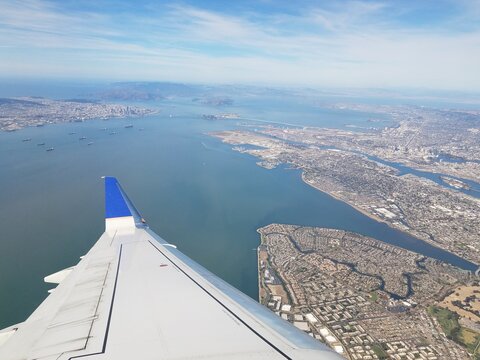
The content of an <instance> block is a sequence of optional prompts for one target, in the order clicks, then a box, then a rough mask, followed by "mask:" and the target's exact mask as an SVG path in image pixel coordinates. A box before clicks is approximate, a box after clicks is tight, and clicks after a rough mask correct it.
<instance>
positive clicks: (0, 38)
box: [0, 0, 480, 92]
mask: <svg viewBox="0 0 480 360" xmlns="http://www.w3.org/2000/svg"><path fill="white" fill-rule="evenodd" d="M479 4H480V3H479V2H478V1H468V0H465V1H435V2H434V1H426V2H421V3H420V2H415V1H404V2H401V3H398V2H392V1H340V2H333V1H327V2H322V3H321V4H319V3H317V2H311V1H300V2H297V3H296V4H295V5H293V4H289V3H287V2H283V1H280V2H270V1H262V2H254V1H245V2H239V3H234V4H231V3H229V4H228V5H226V4H225V3H223V2H220V1H203V2H202V3H201V4H198V3H195V2H191V1H182V2H175V1H171V2H167V3H161V4H158V3H154V2H149V1H141V2H138V3H135V4H132V3H129V2H128V1H118V2H114V1H100V2H82V3H81V4H80V3H76V2H70V1H67V2H60V1H49V0H28V1H25V2H21V3H18V2H15V1H12V0H6V1H4V2H3V3H2V5H1V9H2V11H1V12H0V52H1V53H2V61H1V62H0V63H1V64H2V66H1V67H0V77H1V78H6V77H8V78H15V79H28V78H30V79H47V78H52V79H57V80H68V79H72V78H76V79H79V80H80V79H86V80H88V81H99V82H105V81H107V82H111V81H168V82H187V83H196V84H246V85H260V86H266V85H271V86H276V87H278V86H283V87H292V86H293V87H313V88H330V89H342V88H355V89H361V88H378V89H429V90H435V89H442V90H455V91H467V92H478V91H480V72H479V71H478V69H477V68H478V63H480V46H479V45H480V25H479V24H480V21H479V19H480V5H479Z"/></svg>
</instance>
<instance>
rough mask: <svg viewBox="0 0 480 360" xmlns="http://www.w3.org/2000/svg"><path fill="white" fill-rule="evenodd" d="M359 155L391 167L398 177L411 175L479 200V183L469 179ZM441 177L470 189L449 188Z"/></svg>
mask: <svg viewBox="0 0 480 360" xmlns="http://www.w3.org/2000/svg"><path fill="white" fill-rule="evenodd" d="M361 154H362V155H364V156H366V157H367V158H369V159H370V160H374V161H377V162H379V163H381V164H384V165H388V166H391V167H393V168H395V169H397V170H398V171H399V173H398V174H399V175H405V174H412V175H415V176H418V177H423V178H426V179H429V180H432V181H433V182H435V183H437V184H438V185H441V186H443V187H446V188H448V189H453V190H455V191H460V192H463V193H464V194H467V195H470V196H473V197H476V198H480V183H478V182H475V181H472V180H469V179H463V178H459V177H456V176H451V175H445V174H441V173H432V172H428V171H421V170H416V169H412V168H411V167H408V166H405V165H403V164H401V163H398V162H393V161H386V160H383V159H380V158H378V157H376V156H371V155H366V154H364V153H361ZM441 176H448V177H450V178H454V179H457V180H460V181H462V182H464V183H465V184H467V185H468V186H469V187H470V189H457V188H455V187H453V186H450V185H448V184H447V183H446V182H444V181H443V180H442V178H441Z"/></svg>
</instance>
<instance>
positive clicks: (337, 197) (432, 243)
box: [299, 168, 480, 273]
mask: <svg viewBox="0 0 480 360" xmlns="http://www.w3.org/2000/svg"><path fill="white" fill-rule="evenodd" d="M299 170H300V171H301V178H302V181H303V182H304V183H305V184H307V185H308V186H311V187H312V188H314V189H315V190H317V191H321V192H322V193H324V194H327V195H328V196H331V197H332V198H334V199H336V200H338V201H341V202H343V203H344V204H347V205H348V206H351V207H352V208H354V209H355V210H356V211H358V212H360V213H362V214H363V215H365V216H367V217H369V218H371V219H373V220H375V221H378V222H381V223H383V224H386V225H387V226H389V227H390V228H391V229H394V230H396V231H400V232H402V233H404V234H407V235H409V236H412V237H414V238H415V239H417V240H418V241H423V242H425V243H427V244H429V245H431V246H433V247H435V248H437V249H439V250H442V251H446V252H448V253H450V254H453V255H455V256H457V257H459V258H461V259H463V260H466V261H468V262H470V263H472V264H474V265H475V266H476V267H477V268H478V269H480V264H479V263H477V262H476V261H475V260H474V259H470V258H464V257H462V256H460V255H459V254H456V253H455V252H453V251H451V250H449V249H444V248H442V247H440V246H438V243H436V242H433V241H429V240H427V239H421V238H419V237H418V236H417V235H415V234H413V233H411V232H408V231H405V230H404V229H400V228H397V227H395V226H394V225H393V224H391V223H389V222H388V221H385V220H384V219H382V218H380V217H378V216H375V215H373V214H371V213H369V212H367V211H365V210H364V209H362V208H360V207H358V206H355V205H353V204H350V203H349V202H347V201H345V200H344V199H342V198H341V197H339V196H336V195H335V194H332V193H330V192H327V191H324V190H323V189H320V188H318V187H316V186H314V185H312V184H310V183H309V182H307V181H306V179H305V170H304V169H301V168H299ZM378 240H380V241H382V239H378ZM472 273H473V271H472Z"/></svg>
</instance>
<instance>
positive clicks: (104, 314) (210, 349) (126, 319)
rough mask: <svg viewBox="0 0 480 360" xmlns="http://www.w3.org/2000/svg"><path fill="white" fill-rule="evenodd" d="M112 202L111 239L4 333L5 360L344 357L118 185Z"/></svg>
mask: <svg viewBox="0 0 480 360" xmlns="http://www.w3.org/2000/svg"><path fill="white" fill-rule="evenodd" d="M105 202H106V206H105V207H106V220H105V232H104V233H103V235H102V236H101V237H100V239H99V240H98V241H97V243H96V244H95V245H94V246H93V247H92V249H91V250H90V251H89V252H88V253H87V254H86V255H85V256H83V257H82V258H81V260H80V262H79V263H78V264H77V265H75V266H74V267H71V268H68V269H64V270H61V271H59V272H57V273H55V274H52V275H49V276H47V277H45V279H44V280H45V281H46V282H50V283H54V284H58V285H57V287H56V288H55V289H53V291H51V293H50V295H49V296H48V297H47V298H46V299H45V301H44V302H43V303H42V304H41V305H40V306H39V307H38V308H37V309H36V310H35V311H34V312H33V314H32V315H31V316H30V317H29V318H28V319H27V320H26V321H25V322H23V323H20V324H17V325H14V326H11V327H9V328H6V329H3V330H0V359H2V360H14V359H15V360H20V359H22V360H26V359H48V360H53V359H55V360H64V359H83V358H86V359H88V360H96V359H102V360H106V359H116V360H117V359H120V360H122V359H155V360H159V359H336V358H338V355H337V354H336V353H334V352H333V351H331V350H329V349H328V348H327V347H326V346H324V345H323V344H321V343H320V342H318V341H317V340H315V339H313V338H311V337H310V336H308V335H306V334H305V333H303V332H301V331H300V330H298V329H297V328H295V327H294V326H292V325H291V324H289V323H288V322H286V321H285V320H283V319H281V318H279V317H278V316H276V315H275V314H274V313H273V312H271V311H270V310H268V309H266V308H265V307H263V306H262V305H260V304H258V303H257V302H255V301H254V300H252V299H251V298H249V297H248V296H246V295H244V294H243V293H241V292H240V291H238V290H236V289H235V288H233V287H232V286H230V285H229V284H227V283H226V282H225V281H223V280H221V279H220V278H218V277H217V276H215V275H213V274H212V273H211V272H209V271H208V270H206V269H205V268H203V267H202V266H200V265H198V264H197V263H195V262H194V261H193V260H191V259H190V258H188V257H187V256H185V255H184V254H182V253H181V252H180V251H179V250H177V249H176V247H175V246H174V245H171V244H169V243H167V242H166V241H165V240H163V239H162V238H161V237H159V236H158V235H156V234H155V233H154V232H153V231H151V230H150V229H149V227H148V226H147V225H146V224H145V222H144V221H143V219H142V218H141V217H140V215H139V213H138V212H137V210H136V209H135V207H134V206H133V205H132V203H131V202H130V200H129V199H128V197H127V196H126V194H125V193H124V191H123V190H122V188H121V187H120V184H119V183H118V182H117V180H116V179H115V178H113V177H106V178H105Z"/></svg>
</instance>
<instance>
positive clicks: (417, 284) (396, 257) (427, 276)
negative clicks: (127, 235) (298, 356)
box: [258, 224, 480, 359]
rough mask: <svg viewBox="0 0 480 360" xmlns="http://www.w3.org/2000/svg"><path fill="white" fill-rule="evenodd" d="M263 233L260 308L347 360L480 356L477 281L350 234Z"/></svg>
mask: <svg viewBox="0 0 480 360" xmlns="http://www.w3.org/2000/svg"><path fill="white" fill-rule="evenodd" d="M258 231H259V233H260V234H261V245H260V247H259V249H258V258H259V288H260V301H261V302H262V303H263V304H265V305H266V306H268V307H269V308H270V309H271V310H272V311H274V312H275V313H277V314H278V315H279V316H281V317H282V318H284V319H285V320H288V321H290V322H292V323H293V324H294V325H295V326H296V327H298V328H299V329H301V330H304V331H306V332H307V333H309V334H310V335H311V336H313V337H315V338H317V339H319V340H320V341H323V342H325V343H327V344H328V345H329V346H331V347H332V348H333V349H334V350H335V351H337V352H338V353H340V354H342V355H344V356H345V357H346V358H348V359H385V358H393V359H468V358H469V355H468V353H469V352H470V353H473V352H475V351H476V347H478V341H479V340H480V339H479V337H480V336H479V333H478V331H479V330H480V323H479V320H480V304H479V302H478V293H480V286H479V285H478V280H476V278H475V277H474V275H473V274H472V273H470V272H465V271H462V270H459V269H457V268H455V267H453V266H450V265H447V264H445V263H442V262H439V261H437V260H433V259H431V258H427V257H424V256H422V255H419V254H416V253H414V252H411V251H408V250H405V249H401V248H398V247H395V246H392V245H389V244H386V243H383V242H381V241H378V240H375V239H372V238H368V237H365V236H362V235H359V234H355V233H349V232H345V231H342V230H336V229H326V228H309V227H302V226H294V225H282V224H271V225H268V226H266V227H263V228H261V229H259V230H258ZM443 299H444V300H443ZM442 300H443V301H442Z"/></svg>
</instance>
